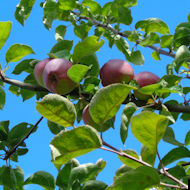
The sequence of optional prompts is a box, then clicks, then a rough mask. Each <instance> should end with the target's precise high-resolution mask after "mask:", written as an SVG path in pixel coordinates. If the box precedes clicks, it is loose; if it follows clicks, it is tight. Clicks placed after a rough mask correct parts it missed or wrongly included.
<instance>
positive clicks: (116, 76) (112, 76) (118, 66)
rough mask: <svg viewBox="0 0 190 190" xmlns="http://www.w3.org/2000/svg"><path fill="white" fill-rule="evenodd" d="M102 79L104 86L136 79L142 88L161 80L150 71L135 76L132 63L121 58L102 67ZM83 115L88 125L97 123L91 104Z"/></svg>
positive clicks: (136, 93)
mask: <svg viewBox="0 0 190 190" xmlns="http://www.w3.org/2000/svg"><path fill="white" fill-rule="evenodd" d="M100 79H101V82H102V85H103V86H107V85H110V84H113V83H129V82H130V81H131V80H136V81H137V83H138V84H139V87H140V88H142V87H144V86H148V85H151V84H155V83H157V82H158V81H159V80H160V78H159V77H158V76H157V75H155V74H154V73H151V72H148V71H144V72H140V73H138V74H137V75H136V76H135V75H134V70H133V68H132V67H131V65H130V64H129V63H127V62H126V61H123V60H121V59H111V60H109V61H108V62H107V63H105V64H104V65H103V67H102V68H101V69H100ZM134 93H135V96H136V97H137V98H139V99H141V100H146V99H147V98H148V97H149V96H147V95H143V94H141V93H140V92H138V91H135V92H134ZM82 117H83V121H84V123H85V124H86V125H87V124H88V125H91V126H95V125H97V124H96V123H95V122H94V121H93V119H92V117H91V116H90V112H89V105H87V106H86V107H85V108H84V110H83V115H82ZM103 127H104V126H103Z"/></svg>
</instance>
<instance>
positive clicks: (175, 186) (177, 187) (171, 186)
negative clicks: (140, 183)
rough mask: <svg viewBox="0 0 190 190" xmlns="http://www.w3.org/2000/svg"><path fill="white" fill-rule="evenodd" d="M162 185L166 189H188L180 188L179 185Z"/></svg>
mask: <svg viewBox="0 0 190 190" xmlns="http://www.w3.org/2000/svg"><path fill="white" fill-rule="evenodd" d="M160 185H162V186H164V187H170V188H175V189H186V188H185V187H180V186H177V185H171V184H166V183H162V182H161V183H160Z"/></svg>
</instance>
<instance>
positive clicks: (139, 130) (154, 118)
mask: <svg viewBox="0 0 190 190" xmlns="http://www.w3.org/2000/svg"><path fill="white" fill-rule="evenodd" d="M167 125H168V119H167V117H165V116H162V115H158V114H156V113H153V112H149V111H144V112H141V113H139V114H137V115H135V116H133V117H132V119H131V130H132V133H133V135H134V136H135V137H136V138H137V139H138V140H139V141H140V142H141V143H143V144H144V145H145V146H147V148H149V149H150V151H152V152H156V150H157V145H158V143H159V141H160V140H161V138H162V137H163V135H164V133H165V130H166V127H167Z"/></svg>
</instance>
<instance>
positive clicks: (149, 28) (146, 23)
mask: <svg viewBox="0 0 190 190" xmlns="http://www.w3.org/2000/svg"><path fill="white" fill-rule="evenodd" d="M135 28H136V29H138V28H141V30H143V31H145V32H146V33H150V32H158V33H160V34H168V33H169V28H168V26H167V24H166V23H165V22H164V21H162V20H161V19H159V18H148V19H145V20H141V21H138V22H137V23H136V24H135Z"/></svg>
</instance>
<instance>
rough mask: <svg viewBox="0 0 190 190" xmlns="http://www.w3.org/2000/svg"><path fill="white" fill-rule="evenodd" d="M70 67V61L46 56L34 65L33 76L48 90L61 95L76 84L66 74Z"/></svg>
mask: <svg viewBox="0 0 190 190" xmlns="http://www.w3.org/2000/svg"><path fill="white" fill-rule="evenodd" d="M71 67H72V63H71V62H70V61H68V60H66V59H59V58H56V59H51V58H47V59H43V60H42V61H40V62H39V63H37V64H36V65H35V68H34V76H35V78H36V80H37V82H38V83H39V84H40V85H41V86H43V87H45V88H46V89H48V90H49V91H50V92H53V93H57V94H61V95H63V94H67V93H69V92H71V91H72V90H73V89H74V88H75V87H76V85H77V84H76V83H74V82H73V81H72V80H71V79H70V78H69V77H68V75H67V71H68V70H69V69H70V68H71Z"/></svg>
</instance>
